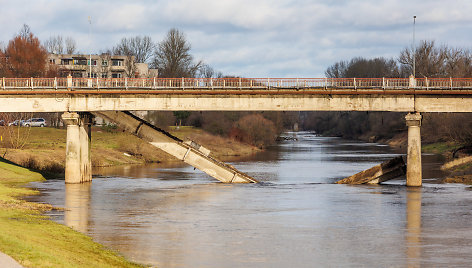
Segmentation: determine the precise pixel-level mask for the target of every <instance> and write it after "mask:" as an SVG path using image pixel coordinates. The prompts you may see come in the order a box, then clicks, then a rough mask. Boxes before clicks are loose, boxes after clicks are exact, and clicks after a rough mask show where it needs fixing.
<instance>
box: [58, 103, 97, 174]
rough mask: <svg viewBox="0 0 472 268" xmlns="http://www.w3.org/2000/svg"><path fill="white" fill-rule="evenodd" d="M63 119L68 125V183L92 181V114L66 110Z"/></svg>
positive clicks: (66, 172)
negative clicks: (83, 114)
mask: <svg viewBox="0 0 472 268" xmlns="http://www.w3.org/2000/svg"><path fill="white" fill-rule="evenodd" d="M62 121H63V122H64V123H65V124H66V125H67V143H66V170H65V180H66V183H82V182H87V181H91V180H92V170H91V158H90V122H91V119H90V116H80V115H79V114H78V113H69V112H66V113H64V114H62Z"/></svg>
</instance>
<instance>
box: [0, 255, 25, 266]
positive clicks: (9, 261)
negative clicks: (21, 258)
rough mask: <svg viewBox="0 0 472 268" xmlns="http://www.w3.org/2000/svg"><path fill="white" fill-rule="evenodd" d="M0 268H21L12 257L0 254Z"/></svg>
mask: <svg viewBox="0 0 472 268" xmlns="http://www.w3.org/2000/svg"><path fill="white" fill-rule="evenodd" d="M0 267H3V268H22V267H23V266H21V265H20V264H19V263H18V262H16V261H15V260H14V259H13V258H12V257H10V256H8V255H6V254H4V253H2V252H0Z"/></svg>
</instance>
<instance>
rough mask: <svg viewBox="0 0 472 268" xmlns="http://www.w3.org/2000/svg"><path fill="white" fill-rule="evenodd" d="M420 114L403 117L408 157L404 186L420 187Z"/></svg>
mask: <svg viewBox="0 0 472 268" xmlns="http://www.w3.org/2000/svg"><path fill="white" fill-rule="evenodd" d="M421 118H422V116H421V114H420V113H409V114H407V115H406V116H405V119H406V125H407V126H408V155H407V167H406V186H421V184H422V170H421V135H420V134H421V133H420V127H421Z"/></svg>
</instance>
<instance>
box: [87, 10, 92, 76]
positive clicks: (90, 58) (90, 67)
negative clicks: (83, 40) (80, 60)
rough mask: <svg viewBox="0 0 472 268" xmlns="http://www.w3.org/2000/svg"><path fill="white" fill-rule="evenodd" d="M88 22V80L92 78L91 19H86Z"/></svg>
mask: <svg viewBox="0 0 472 268" xmlns="http://www.w3.org/2000/svg"><path fill="white" fill-rule="evenodd" d="M88 21H89V43H90V47H89V78H92V17H90V16H89V17H88Z"/></svg>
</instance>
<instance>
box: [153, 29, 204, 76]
mask: <svg viewBox="0 0 472 268" xmlns="http://www.w3.org/2000/svg"><path fill="white" fill-rule="evenodd" d="M153 65H154V66H155V67H156V68H157V69H159V74H160V77H195V76H196V74H197V71H198V69H199V68H200V67H201V65H202V62H201V61H199V62H197V63H195V62H194V61H193V56H192V55H191V54H190V44H189V43H188V42H187V40H186V39H185V35H184V34H183V33H182V32H180V31H179V30H178V29H175V28H172V29H170V30H169V32H167V36H166V38H165V39H164V40H163V41H161V42H160V43H159V44H158V45H157V48H156V51H155V52H154V60H153Z"/></svg>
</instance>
